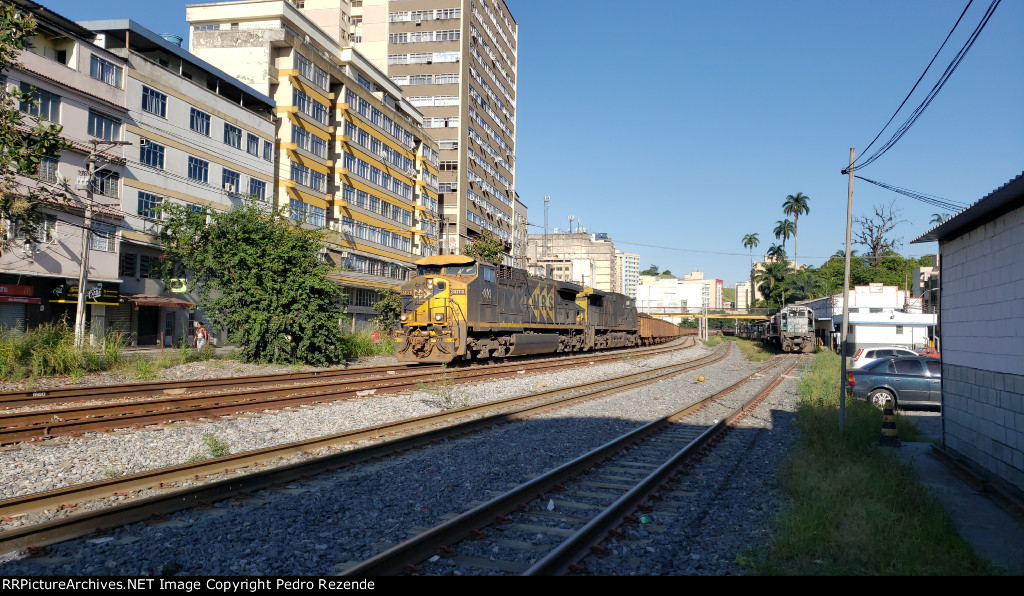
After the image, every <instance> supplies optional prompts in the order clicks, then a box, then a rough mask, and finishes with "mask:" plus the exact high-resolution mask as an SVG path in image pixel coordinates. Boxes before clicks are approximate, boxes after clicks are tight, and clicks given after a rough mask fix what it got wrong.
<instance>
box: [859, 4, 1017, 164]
mask: <svg viewBox="0 0 1024 596" xmlns="http://www.w3.org/2000/svg"><path fill="white" fill-rule="evenodd" d="M972 1H973V0H971V1H969V2H968V5H967V6H968V8H969V7H970V5H971V2H972ZM1000 2H1001V0H992V2H991V4H989V6H988V9H986V11H985V14H984V15H983V16H982V18H981V21H980V22H979V23H978V25H977V26H976V27H975V28H974V31H972V32H971V35H970V36H969V37H968V39H967V41H966V42H964V45H963V46H962V47H961V48H960V50H959V51H958V52H957V53H956V55H955V56H954V57H953V59H952V60H951V61H950V63H949V65H947V66H946V70H945V71H944V72H943V73H942V75H941V76H940V77H939V80H938V81H937V82H936V83H935V84H934V85H933V86H932V88H931V90H930V91H929V92H928V94H927V95H926V97H925V98H924V99H923V100H922V101H921V103H920V104H919V105H918V106H917V108H915V109H914V111H913V112H912V113H911V115H910V116H909V117H908V118H907V120H906V121H904V122H903V124H901V125H900V127H899V128H898V129H897V130H896V132H895V133H893V135H892V136H891V137H890V138H889V140H888V141H886V142H885V143H884V144H883V145H882V146H881V147H880V148H878V149H876V150H875V152H874V153H872V154H870V155H868V156H867V157H862V160H863V161H862V162H861V163H860V164H859V165H858V164H857V163H856V162H855V163H854V171H856V170H857V169H863V168H865V167H867V166H869V165H870V164H872V163H874V162H875V160H877V159H878V158H879V157H881V156H882V155H884V154H885V153H886V152H888V151H889V149H891V148H892V147H893V146H894V145H895V144H896V143H897V142H898V141H899V140H900V139H901V138H903V135H905V134H906V133H907V131H909V130H910V128H911V127H912V126H913V125H914V123H915V122H917V119H918V118H920V117H921V114H923V113H924V111H925V109H927V108H928V106H929V105H930V104H931V102H932V100H934V99H935V97H936V96H937V95H938V94H939V91H941V90H942V88H943V87H944V86H945V84H946V82H947V81H949V78H950V77H951V76H952V75H953V73H954V72H955V71H956V69H957V67H958V66H959V65H960V62H962V61H963V59H964V57H965V56H966V55H967V52H969V51H970V49H971V47H973V46H974V42H975V41H977V39H978V36H979V35H980V34H981V31H982V30H983V29H984V28H985V26H986V25H987V24H988V21H989V19H990V18H991V17H992V14H993V13H994V12H995V10H996V8H997V7H998V6H999V3H1000ZM966 11H967V8H965V9H964V12H966ZM960 18H961V19H962V18H963V14H961V15H960ZM959 23H960V19H957V25H959ZM957 25H954V26H953V29H954V30H955V29H956V27H957ZM952 33H953V31H952V30H951V31H950V35H952ZM946 39H947V40H948V39H949V35H947V36H946ZM945 45H946V41H943V42H942V47H944V46H945ZM942 47H940V48H939V51H941V50H942ZM937 55H938V52H936V56H937ZM934 60H935V57H933V58H932V62H934ZM932 62H929V63H928V67H929V68H930V67H931V64H932ZM927 72H928V68H925V73H927ZM921 77H924V73H922V75H921ZM920 81H921V79H920V78H919V79H918V83H920ZM918 83H915V84H914V89H916V88H917V84H918ZM914 89H911V93H913V91H914ZM909 97H910V94H908V95H907V99H909ZM907 99H904V100H903V103H901V104H900V108H898V109H897V110H896V112H897V113H898V112H899V110H900V109H902V108H903V105H904V104H905V103H906V101H907ZM895 117H896V114H893V117H892V118H890V119H889V122H887V123H886V125H885V126H884V127H883V128H882V131H879V133H878V135H877V136H876V137H875V139H874V140H872V141H871V144H870V145H868V147H870V146H871V145H873V144H874V143H875V141H876V140H878V138H879V137H880V136H881V135H882V132H884V131H885V129H886V128H888V126H889V123H891V122H892V120H893V118H895ZM866 152H867V151H866V150H865V153H866ZM844 171H845V168H844Z"/></svg>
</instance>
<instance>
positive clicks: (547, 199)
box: [543, 195, 551, 257]
mask: <svg viewBox="0 0 1024 596" xmlns="http://www.w3.org/2000/svg"><path fill="white" fill-rule="evenodd" d="M550 206H551V197H549V196H547V195H544V255H543V256H545V257H546V256H548V208H549V207H550Z"/></svg>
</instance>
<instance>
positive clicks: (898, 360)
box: [846, 356, 942, 408]
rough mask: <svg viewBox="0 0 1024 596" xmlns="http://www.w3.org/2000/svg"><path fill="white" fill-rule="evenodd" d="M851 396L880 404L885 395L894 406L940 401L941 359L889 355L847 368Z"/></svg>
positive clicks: (935, 403)
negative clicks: (856, 366) (861, 365)
mask: <svg viewBox="0 0 1024 596" xmlns="http://www.w3.org/2000/svg"><path fill="white" fill-rule="evenodd" d="M846 383H847V385H848V386H849V387H850V392H851V393H852V395H853V397H858V398H861V399H866V400H868V401H870V402H871V403H873V404H875V405H876V406H878V407H879V408H881V407H883V406H885V400H886V398H890V397H891V398H892V400H893V407H894V408H896V407H900V406H903V405H910V404H928V405H939V403H940V400H941V398H942V361H941V360H939V359H938V358H931V357H928V356H888V357H886V358H879V359H877V360H875V361H874V362H871V363H868V364H867V365H865V366H863V367H861V368H854V369H851V370H848V371H847V372H846Z"/></svg>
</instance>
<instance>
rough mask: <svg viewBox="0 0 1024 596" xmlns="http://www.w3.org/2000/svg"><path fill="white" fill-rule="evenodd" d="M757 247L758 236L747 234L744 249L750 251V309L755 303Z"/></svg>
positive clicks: (744, 238)
mask: <svg viewBox="0 0 1024 596" xmlns="http://www.w3.org/2000/svg"><path fill="white" fill-rule="evenodd" d="M757 245H758V239H757V234H747V235H745V236H744V237H743V248H749V249H750V300H749V301H748V302H749V304H747V307H748V308H749V307H750V305H751V304H753V302H754V249H755V248H757Z"/></svg>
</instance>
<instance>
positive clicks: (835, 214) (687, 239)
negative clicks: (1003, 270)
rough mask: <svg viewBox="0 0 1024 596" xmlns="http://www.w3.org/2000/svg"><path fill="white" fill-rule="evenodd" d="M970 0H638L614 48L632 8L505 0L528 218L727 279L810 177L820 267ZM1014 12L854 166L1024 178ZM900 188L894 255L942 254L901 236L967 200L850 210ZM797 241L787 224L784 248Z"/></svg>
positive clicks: (739, 276)
mask: <svg viewBox="0 0 1024 596" xmlns="http://www.w3.org/2000/svg"><path fill="white" fill-rule="evenodd" d="M185 4H186V3H184V2H183V3H181V4H177V5H167V6H158V7H149V6H146V7H142V6H139V5H138V4H136V3H128V2H123V1H120V0H114V1H110V2H104V3H102V4H100V3H98V2H70V1H67V0H60V1H56V0H55V1H53V2H48V3H45V4H44V6H46V7H47V8H50V9H52V10H54V11H55V12H57V13H59V14H61V15H63V16H65V17H68V18H71V19H74V20H85V19H103V18H130V19H133V20H136V21H138V22H139V23H140V24H142V25H143V26H146V27H149V28H151V29H153V30H154V31H159V32H169V33H175V34H177V35H181V36H182V37H183V38H185V39H186V40H187V39H188V35H187V23H186V22H185V18H184V14H185ZM965 4H966V3H964V2H953V1H937V2H930V3H927V4H921V3H910V2H908V3H888V2H865V3H861V4H859V5H858V7H857V10H856V11H853V12H850V11H847V10H845V9H843V8H841V7H839V6H832V5H821V4H820V3H814V2H796V3H787V4H785V5H775V4H771V3H757V2H741V3H733V4H729V5H722V6H718V5H704V4H702V3H695V2H683V3H668V2H651V3H646V4H644V5H642V6H641V7H639V9H642V11H641V10H639V9H638V10H637V12H635V13H634V15H635V16H636V18H635V19H634V21H633V23H634V24H636V23H641V24H643V25H644V26H646V28H641V27H633V28H623V29H621V33H622V34H623V35H621V37H622V38H623V43H616V44H608V43H606V42H598V43H594V41H593V40H594V38H595V37H596V36H595V35H594V33H595V32H597V31H606V30H607V27H605V20H606V19H607V15H608V14H613V13H614V12H613V11H614V10H615V9H621V5H620V4H615V5H612V4H610V3H609V4H607V5H603V4H601V3H600V2H596V3H594V2H592V3H588V4H587V5H586V7H585V9H583V8H581V7H579V6H576V5H572V4H556V5H543V6H541V5H539V4H537V3H531V2H523V1H521V0H520V1H517V0H508V1H507V2H506V5H507V6H508V8H509V10H510V11H511V13H512V16H513V17H514V18H515V19H516V21H517V23H518V24H519V32H520V35H519V65H518V73H517V74H518V79H519V85H518V87H519V88H518V97H517V104H518V105H517V113H516V117H517V131H516V146H517V154H518V155H517V157H518V160H517V166H516V172H515V177H516V185H517V191H518V193H519V196H520V198H521V200H522V201H523V203H524V204H526V206H527V207H528V208H529V222H530V224H532V225H531V226H530V227H529V232H530V233H533V234H536V233H542V232H543V224H544V196H550V197H551V202H550V211H549V213H550V215H549V221H548V225H549V228H551V229H553V228H555V227H558V228H565V227H566V224H568V216H569V215H574V216H575V217H576V219H575V220H574V221H575V222H580V221H581V222H582V223H583V225H585V226H586V228H587V230H588V231H590V232H595V233H607V234H608V235H609V236H610V237H611V239H612V241H613V242H614V243H615V245H616V248H618V249H619V250H623V251H627V252H633V253H639V254H640V255H641V263H640V268H641V270H643V269H646V268H648V267H649V266H651V265H657V266H658V267H659V268H660V269H661V270H666V269H668V270H671V271H673V272H676V273H677V274H682V273H685V272H689V271H691V270H694V269H698V270H701V271H704V272H705V273H706V274H707V275H709V276H713V277H716V278H720V279H723V280H724V281H725V284H726V287H734V286H735V284H736V282H738V281H742V280H744V279H746V278H747V277H748V270H749V251H748V250H746V249H745V248H744V247H743V246H742V237H743V236H744V235H745V234H750V233H757V234H758V236H759V239H760V244H759V246H758V247H757V248H756V249H755V250H754V256H755V260H758V257H759V256H761V255H763V254H764V253H765V252H766V251H767V249H768V248H769V247H770V246H771V245H772V244H773V243H776V242H777V241H776V239H775V237H774V236H773V234H772V229H773V228H774V226H775V222H776V221H777V220H781V219H783V218H784V217H785V216H784V214H783V213H782V202H783V200H784V199H785V197H786V196H787V195H790V194H795V193H797V192H802V193H804V194H805V195H807V196H808V197H810V199H811V200H810V203H809V205H810V209H811V211H810V213H809V214H807V215H804V216H801V218H800V221H799V229H798V234H799V235H798V237H797V240H798V245H799V253H798V254H797V255H796V256H797V258H798V261H799V262H800V264H806V265H810V266H819V265H820V264H821V263H822V262H824V260H826V259H827V258H828V257H829V256H830V255H832V254H834V253H835V252H836V251H837V250H841V249H842V248H843V245H844V233H845V220H846V189H847V179H846V177H845V176H843V175H841V174H840V170H841V169H842V168H843V167H845V165H846V162H847V160H848V155H849V150H850V147H855V148H856V149H857V154H858V156H862V154H863V151H864V149H863V148H864V147H866V146H867V145H868V144H869V143H870V142H871V139H872V138H874V137H875V135H876V134H878V133H879V131H880V130H881V129H882V127H883V125H885V123H886V121H887V120H888V119H889V118H890V116H892V115H893V113H894V112H895V111H896V108H897V107H898V106H899V105H900V103H901V102H902V101H903V99H904V98H905V97H906V96H907V94H908V92H909V91H910V88H911V87H912V86H913V85H914V82H915V81H916V80H917V79H918V77H920V76H921V73H922V71H923V70H924V68H925V66H926V65H927V64H928V62H929V60H931V59H932V56H933V55H934V54H935V53H936V51H937V50H938V49H939V46H940V45H941V44H942V42H943V39H944V38H945V37H946V35H947V33H949V31H950V29H951V28H952V26H953V23H954V22H955V21H956V19H957V18H958V17H959V16H960V14H961V12H962V11H963V10H964V6H965ZM602 6H604V7H606V8H607V10H605V9H602ZM985 9H986V5H981V4H978V5H977V6H974V5H972V6H971V8H970V10H968V11H967V13H966V14H965V15H964V18H963V22H962V23H961V24H960V26H959V27H957V29H956V30H955V31H954V33H953V35H952V36H951V37H950V40H949V42H948V43H947V45H946V47H945V48H944V49H943V51H942V52H941V53H939V55H938V56H937V57H936V59H935V63H934V65H933V66H932V67H931V69H930V70H929V72H928V73H927V74H926V75H925V76H924V77H923V79H922V81H921V84H920V85H919V87H918V89H917V90H916V91H915V93H914V94H913V95H912V96H911V97H910V98H909V99H908V101H907V102H906V106H905V107H904V108H903V109H902V110H900V112H899V113H898V114H897V115H896V117H895V118H893V124H892V125H891V126H890V127H889V128H887V129H885V132H884V134H882V135H881V136H880V139H879V141H878V142H876V144H875V146H874V147H872V150H871V151H870V152H874V150H875V149H877V148H878V146H879V145H880V144H881V143H882V142H884V141H885V140H886V139H887V138H889V136H890V135H891V134H892V133H893V131H894V130H895V127H896V126H898V125H899V124H901V123H903V122H904V121H905V120H906V119H907V117H908V115H909V114H910V111H911V110H912V109H913V108H914V107H916V106H917V105H918V104H919V103H921V101H922V99H923V98H924V96H925V94H926V93H927V92H928V91H929V89H931V88H932V87H933V85H934V84H935V82H936V81H937V80H938V78H939V76H940V73H941V72H942V69H944V68H945V67H946V65H947V64H949V62H950V60H951V59H952V56H953V54H954V53H955V52H956V51H957V50H959V49H960V48H961V47H962V46H963V44H964V41H965V40H966V38H967V36H968V34H969V33H970V31H971V29H972V28H974V27H975V26H976V25H977V24H978V23H979V22H980V20H981V15H982V13H983V12H984V10H985ZM1021 18H1024V5H1021V4H1020V3H1001V4H999V5H998V8H997V9H996V10H995V12H994V15H993V16H992V18H991V20H990V21H989V22H988V24H987V26H986V27H985V29H984V30H983V31H981V33H980V35H979V36H978V39H977V43H976V44H975V45H974V47H973V48H972V49H971V50H970V52H969V53H968V54H967V55H966V57H965V58H964V59H963V61H962V62H961V63H960V64H959V68H958V69H957V70H956V72H955V73H953V74H952V76H951V77H950V79H949V83H948V84H947V85H946V86H945V87H944V88H943V89H942V92H941V93H938V95H937V96H936V97H935V100H934V101H933V102H931V104H930V105H929V106H928V109H927V110H926V111H925V112H923V114H922V115H921V118H920V119H919V120H918V121H917V122H916V123H915V124H914V126H913V128H911V129H910V130H909V131H908V132H907V134H906V136H905V137H904V138H902V139H901V140H900V141H899V143H897V144H895V145H894V147H893V149H892V151H890V152H888V153H886V154H885V155H884V156H882V157H881V158H880V159H879V160H878V162H877V163H876V164H873V165H871V166H870V167H867V168H865V169H864V170H863V171H858V172H857V173H858V174H860V175H863V176H864V177H865V178H869V179H872V180H877V181H880V182H884V183H888V184H890V185H893V186H896V187H901V188H905V189H910V190H913V191H917V192H919V193H923V194H926V195H932V196H936V197H941V198H942V199H944V200H946V201H949V202H955V203H959V204H963V205H967V204H970V203H973V202H975V201H977V200H979V199H981V198H982V197H984V196H985V195H987V194H988V193H989V192H991V191H992V190H994V189H996V188H998V187H999V186H1001V185H1003V184H1005V183H1006V182H1007V181H1008V180H1010V179H1012V178H1013V177H1015V176H1016V175H1018V174H1020V172H1021V170H1022V169H1024V165H1022V164H1024V134H1022V133H1024V115H1022V114H1020V112H1019V109H1017V108H1016V106H1019V105H1020V104H1021V101H1022V99H1024V81H1022V80H1021V78H1020V77H1019V76H1016V73H1017V72H1018V71H1019V67H1020V64H1021V62H1022V58H1024V40H1022V39H1021V38H1020V36H1019V35H1017V33H1016V31H1015V29H1014V26H1013V24H1014V23H1016V22H1020V20H1021ZM630 31H635V32H636V33H637V35H635V36H629V35H625V34H626V33H628V32H630ZM586 41H590V43H589V44H588V43H586ZM559 65H561V66H560V67H559ZM553 66H554V68H553ZM553 165H558V167H553ZM893 200H895V207H896V208H897V209H901V210H902V214H901V215H902V219H903V220H906V222H905V223H902V224H900V225H899V226H898V227H897V228H896V229H895V230H894V231H893V236H894V237H899V238H902V241H903V242H902V245H901V246H900V249H899V250H900V252H901V254H904V255H906V256H922V255H924V254H931V253H934V252H936V251H937V248H936V247H935V246H934V245H913V246H911V245H909V241H910V240H912V239H913V238H915V237H917V236H919V235H920V234H922V233H924V232H925V231H927V230H928V229H929V228H930V227H932V226H931V224H930V223H929V222H930V220H931V216H932V214H933V213H946V212H948V213H950V214H953V213H955V211H952V210H947V209H940V208H936V207H934V206H932V205H929V204H926V203H922V202H919V201H915V200H913V199H910V198H908V197H906V196H903V195H898V194H896V193H894V192H892V191H888V190H883V189H882V188H879V187H877V186H874V185H871V184H868V183H866V182H864V181H862V180H857V181H856V182H855V189H854V216H855V217H862V216H868V215H870V214H871V212H872V209H873V207H875V206H877V205H888V204H889V202H890V201H893ZM574 225H575V224H574ZM792 247H793V239H792V238H791V239H790V240H788V241H787V242H786V249H787V252H788V253H789V254H790V256H793V251H792ZM858 248H859V249H860V250H861V251H863V248H862V247H856V246H855V247H854V249H855V250H857V249H858Z"/></svg>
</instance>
